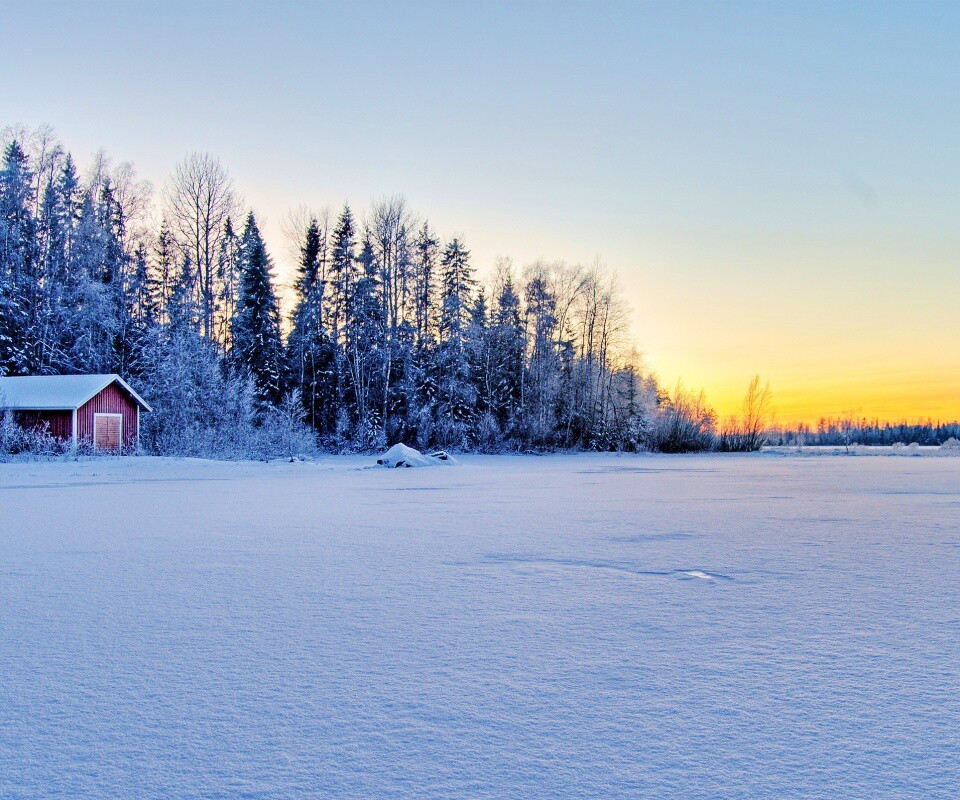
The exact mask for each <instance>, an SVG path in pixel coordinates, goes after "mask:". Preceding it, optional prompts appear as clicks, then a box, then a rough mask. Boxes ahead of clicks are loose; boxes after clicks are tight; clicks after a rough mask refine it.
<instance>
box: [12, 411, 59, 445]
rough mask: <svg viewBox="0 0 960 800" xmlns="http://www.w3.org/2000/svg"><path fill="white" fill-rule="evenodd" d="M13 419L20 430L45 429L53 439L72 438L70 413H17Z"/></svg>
mask: <svg viewBox="0 0 960 800" xmlns="http://www.w3.org/2000/svg"><path fill="white" fill-rule="evenodd" d="M14 419H15V420H16V422H17V424H18V425H19V426H20V427H21V428H27V429H28V430H42V429H43V428H46V429H47V432H48V433H49V434H50V435H51V436H52V437H54V438H55V439H64V440H66V439H71V438H72V437H73V412H72V411H17V412H16V413H15V414H14Z"/></svg>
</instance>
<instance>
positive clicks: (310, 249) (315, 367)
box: [287, 218, 336, 430]
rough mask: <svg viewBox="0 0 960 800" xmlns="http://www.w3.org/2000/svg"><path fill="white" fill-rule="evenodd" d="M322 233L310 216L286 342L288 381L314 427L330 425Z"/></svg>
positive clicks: (330, 349) (331, 384)
mask: <svg viewBox="0 0 960 800" xmlns="http://www.w3.org/2000/svg"><path fill="white" fill-rule="evenodd" d="M324 239H325V237H324V235H323V233H322V232H321V230H320V225H319V223H318V221H317V220H316V219H315V218H311V219H310V221H309V223H308V225H307V230H306V232H305V234H304V241H303V246H302V247H301V249H300V262H299V266H298V270H297V280H296V285H295V289H296V292H297V305H296V307H295V308H294V311H293V320H292V322H293V326H292V329H291V331H290V337H289V339H288V342H287V364H288V372H289V375H290V383H291V384H292V385H294V386H296V387H298V388H299V392H300V399H301V402H302V403H303V407H304V411H305V421H306V422H307V423H308V424H309V425H310V426H311V427H312V428H314V429H316V430H325V429H326V428H328V427H329V426H330V425H331V424H332V421H333V420H332V416H331V412H332V410H333V401H334V390H335V388H336V381H335V375H334V374H333V370H334V343H333V341H332V339H331V337H330V335H329V333H328V332H327V329H326V327H325V324H324V322H325V321H324V300H325V292H326V281H324V280H323V278H322V277H321V275H322V259H323V253H324V249H325V243H324Z"/></svg>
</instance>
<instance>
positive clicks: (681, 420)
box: [647, 384, 716, 453]
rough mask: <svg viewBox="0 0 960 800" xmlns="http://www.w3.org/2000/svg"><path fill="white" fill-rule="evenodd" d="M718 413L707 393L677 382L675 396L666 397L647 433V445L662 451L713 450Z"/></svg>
mask: <svg viewBox="0 0 960 800" xmlns="http://www.w3.org/2000/svg"><path fill="white" fill-rule="evenodd" d="M715 428H716V414H715V412H714V410H713V409H712V408H710V406H709V405H708V404H707V400H706V395H705V394H704V393H703V392H702V391H701V392H700V393H699V394H694V393H693V392H690V391H688V390H687V389H685V388H684V387H683V386H682V385H681V384H677V387H676V389H675V390H674V393H673V397H666V398H664V400H663V401H662V402H661V405H660V407H659V408H658V409H657V413H656V416H655V417H654V419H653V423H652V425H651V426H650V430H649V432H648V434H647V437H648V438H647V445H648V447H649V448H650V449H651V450H659V451H660V452H661V453H687V452H696V451H701V450H710V449H712V448H713V446H714V431H715Z"/></svg>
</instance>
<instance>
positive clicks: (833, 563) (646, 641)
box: [0, 454, 960, 800]
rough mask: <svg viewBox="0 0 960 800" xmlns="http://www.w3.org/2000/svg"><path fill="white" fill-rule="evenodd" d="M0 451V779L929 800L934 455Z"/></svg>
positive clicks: (953, 777) (936, 617) (308, 794)
mask: <svg viewBox="0 0 960 800" xmlns="http://www.w3.org/2000/svg"><path fill="white" fill-rule="evenodd" d="M372 463H373V459H357V458H336V459H334V458H331V459H327V460H325V461H322V462H320V463H292V464H288V463H271V464H255V463H242V464H215V463H212V462H203V461H174V460H164V459H146V458H130V459H107V460H98V461H87V462H58V463H33V464H5V465H0V797H3V798H18V800H19V798H72V799H74V800H76V799H77V798H151V799H152V798H157V799H158V800H159V798H164V799H165V800H170V798H204V799H205V800H207V799H209V798H497V799H498V800H500V799H502V798H517V799H518V800H519V799H520V798H524V799H525V800H526V799H529V798H684V799H685V800H689V799H690V798H694V799H695V798H831V800H833V799H834V798H859V799H860V800H864V799H867V798H876V799H877V800H880V798H883V800H891V798H927V799H930V798H956V797H958V796H960V608H958V602H957V601H958V598H960V459H950V458H939V459H938V458H913V459H903V458H894V457H888V458H871V459H862V458H842V457H809V456H808V457H793V456H783V455H778V454H761V455H752V456H716V455H715V456H691V457H667V456H629V457H628V456H624V457H617V456H613V455H610V456H603V455H585V456H551V457H541V458H537V457H465V458H463V459H462V461H461V463H462V466H461V467H460V468H459V469H453V470H383V469H373V470H371V469H360V467H362V466H366V465H369V464H372Z"/></svg>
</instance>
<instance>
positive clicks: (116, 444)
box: [93, 414, 123, 453]
mask: <svg viewBox="0 0 960 800" xmlns="http://www.w3.org/2000/svg"><path fill="white" fill-rule="evenodd" d="M122 441H123V415H121V414H94V415H93V446H94V447H95V448H96V449H97V450H107V451H110V452H113V453H117V452H119V451H120V443H121V442H122Z"/></svg>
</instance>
